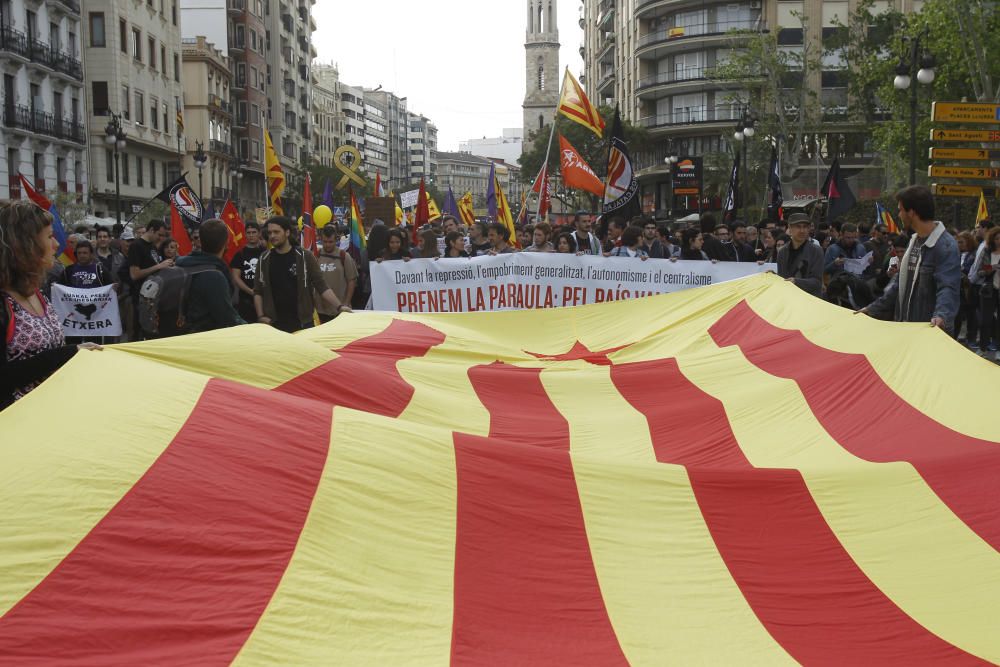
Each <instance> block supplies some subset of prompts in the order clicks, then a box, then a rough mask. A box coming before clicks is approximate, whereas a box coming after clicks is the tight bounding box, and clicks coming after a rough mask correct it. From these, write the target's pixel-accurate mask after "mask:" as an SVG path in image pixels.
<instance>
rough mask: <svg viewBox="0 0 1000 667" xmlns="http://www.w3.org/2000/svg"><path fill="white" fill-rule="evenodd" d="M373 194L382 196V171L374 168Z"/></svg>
mask: <svg viewBox="0 0 1000 667" xmlns="http://www.w3.org/2000/svg"><path fill="white" fill-rule="evenodd" d="M375 196H376V197H381V196H382V172H380V171H379V170H378V169H376V170H375Z"/></svg>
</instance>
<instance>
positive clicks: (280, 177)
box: [264, 130, 285, 215]
mask: <svg viewBox="0 0 1000 667" xmlns="http://www.w3.org/2000/svg"><path fill="white" fill-rule="evenodd" d="M264 159H265V167H266V169H267V193H268V199H269V201H270V202H271V210H273V211H274V214H275V215H284V214H285V208H284V207H283V206H282V205H281V193H283V192H284V191H285V172H284V170H282V168H281V161H280V160H278V154H277V153H276V152H275V150H274V144H273V143H271V133H270V132H268V131H267V130H264Z"/></svg>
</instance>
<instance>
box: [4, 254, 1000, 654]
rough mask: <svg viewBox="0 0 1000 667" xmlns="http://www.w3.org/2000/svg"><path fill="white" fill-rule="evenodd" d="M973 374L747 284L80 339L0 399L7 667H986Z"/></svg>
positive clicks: (950, 356) (991, 485) (981, 424)
mask: <svg viewBox="0 0 1000 667" xmlns="http://www.w3.org/2000/svg"><path fill="white" fill-rule="evenodd" d="M619 261H621V260H619ZM612 264H614V261H613V260H609V261H608V265H609V266H611V265H612ZM482 266H484V267H485V266H488V264H482ZM511 266H514V265H513V264H511ZM552 266H553V267H554V268H555V267H557V265H556V264H553V265H552ZM612 268H613V269H614V270H616V271H617V270H626V269H622V268H614V267H612ZM695 275H696V276H697V274H695ZM488 282H489V285H484V287H489V288H494V287H495V288H496V289H494V290H493V291H494V293H498V292H500V291H506V290H503V289H502V288H504V287H507V286H506V285H505V284H504V281H502V280H501V281H499V282H497V283H496V284H495V285H494V280H493V279H491V280H489V281H488ZM424 287H426V288H427V289H428V290H434V291H435V292H437V291H438V290H440V291H441V292H442V293H444V292H447V291H451V288H450V287H449V286H447V285H443V284H434V285H427V286H424ZM413 288H414V289H415V290H418V289H421V286H418V285H414V286H413ZM455 291H458V290H455ZM543 291H544V290H543ZM559 291H560V292H561V291H562V290H559ZM651 291H655V290H651ZM484 292H488V290H485V289H484ZM487 298H488V294H487ZM664 314H669V316H665V315H664ZM900 350H906V351H907V353H909V354H910V355H916V356H914V357H913V358H919V360H920V363H900V359H901V358H902V357H901V352H900ZM997 373H998V371H997V369H996V368H994V367H993V366H992V365H991V364H984V363H982V361H981V360H980V359H979V358H977V357H976V356H975V355H971V354H969V353H968V352H967V351H965V350H962V349H961V347H960V346H958V345H955V344H954V342H953V341H951V340H949V339H948V337H947V336H942V335H936V334H935V332H931V331H927V330H925V329H923V328H921V327H917V326H912V325H899V324H895V323H892V322H882V321H878V320H874V319H869V318H866V317H862V316H857V317H855V316H852V315H851V314H850V313H848V312H846V311H845V310H843V309H841V308H838V307H836V306H834V305H832V304H829V303H826V302H823V301H821V300H819V299H815V298H813V297H811V296H809V295H808V294H806V293H805V292H803V291H802V290H800V289H798V288H797V287H795V286H794V285H792V284H790V283H787V282H785V281H784V280H781V279H780V278H778V277H777V276H774V275H771V274H760V275H757V276H754V277H752V278H747V279H744V280H739V281H732V282H725V283H721V284H715V285H711V286H708V287H704V288H701V289H692V290H688V291H684V292H677V293H673V294H665V295H660V296H652V297H649V298H625V299H623V300H621V301H616V302H613V303H604V304H598V305H590V306H583V307H580V308H547V309H539V310H523V311H509V312H478V313H468V314H444V315H441V314H431V315H427V314H417V313H412V314H406V315H398V314H396V313H388V312H369V313H365V314H364V315H357V316H344V317H339V318H337V320H335V321H334V322H333V323H331V324H329V325H327V326H324V327H317V328H313V329H308V330H305V331H300V332H298V333H297V334H294V335H291V334H286V333H283V332H281V331H278V330H277V329H274V328H271V327H265V326H244V327H233V328H230V329H223V330H220V331H213V332H209V333H205V334H195V335H191V336H181V337H177V338H168V339H163V340H155V341H148V342H137V343H130V344H128V345H124V346H111V347H109V348H107V349H105V351H104V352H101V353H89V354H77V355H76V356H75V357H73V359H71V360H70V361H69V363H68V364H66V365H65V366H64V367H63V368H62V369H61V370H60V371H59V372H58V373H56V374H55V375H53V376H52V377H51V378H50V379H49V380H47V381H46V382H45V383H43V384H42V385H41V386H40V387H38V388H37V389H35V390H34V391H32V392H31V393H29V394H28V395H27V396H26V397H25V398H23V399H21V400H20V401H18V402H16V403H15V404H14V405H13V406H12V407H10V408H8V409H7V410H5V411H3V412H0V434H2V448H3V464H2V465H0V517H2V520H0V573H2V576H0V662H3V663H6V664H11V665H18V666H20V665H61V666H64V667H84V666H90V665H116V666H118V665H123V666H124V665H128V666H131V665H192V664H194V665H199V666H202V665H204V666H206V667H216V666H218V667H222V666H223V665H230V664H234V665H237V666H248V665H249V666H256V665H275V664H280V665H414V664H416V665H447V664H456V665H494V664H499V663H502V664H516V665H573V666H577V665H580V666H582V665H600V666H605V665H626V664H633V665H662V664H664V663H667V662H669V663H670V664H676V665H740V666H742V665H789V664H802V665H914V664H920V665H924V664H927V665H978V664H996V663H1000V633H998V632H997V628H998V627H1000V565H998V562H997V560H998V553H997V552H998V551H1000V516H998V513H997V511H996V509H997V493H996V489H997V488H998V484H1000V424H998V421H997V419H996V395H997V392H996V385H997ZM95 378H100V391H94V390H93V387H95V382H94V380H95ZM841 383H843V386H845V387H846V386H849V387H850V389H849V390H848V391H842V390H840V391H838V390H837V389H838V387H839V385H840V384H841ZM151 387H155V394H151V393H150V391H151V389H150V388H151ZM151 396H155V398H154V399H153V403H154V404H155V408H151V405H150V403H151ZM53 406H59V418H53ZM108 406H114V410H115V412H114V419H113V420H107V422H108V423H107V424H105V425H103V426H100V427H94V428H82V429H81V428H79V425H80V424H81V423H92V420H93V415H97V414H104V412H106V411H107V409H108ZM610 406H613V409H609V407H610ZM762 406H769V407H771V406H780V409H761V407H762ZM153 415H155V416H153ZM241 415H243V416H242V417H241ZM257 415H270V416H273V417H274V418H270V419H260V418H247V417H248V416H249V417H255V416H257ZM278 416H280V418H278ZM88 419H91V422H87V420H88ZM665 656H669V658H668V659H665Z"/></svg>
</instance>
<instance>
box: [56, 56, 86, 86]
mask: <svg viewBox="0 0 1000 667" xmlns="http://www.w3.org/2000/svg"><path fill="white" fill-rule="evenodd" d="M53 59H54V65H55V70H56V72H59V73H60V74H65V75H66V76H68V77H70V78H71V79H75V80H77V81H83V63H81V62H80V61H79V60H77V59H76V58H74V57H73V56H71V55H69V54H68V53H63V52H62V51H55V52H53Z"/></svg>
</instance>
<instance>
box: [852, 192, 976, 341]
mask: <svg viewBox="0 0 1000 667" xmlns="http://www.w3.org/2000/svg"><path fill="white" fill-rule="evenodd" d="M896 201H897V202H898V203H899V218H900V220H902V222H903V224H904V225H906V226H909V227H910V228H911V229H912V230H913V231H914V234H913V236H912V237H911V238H910V245H909V247H908V248H907V249H906V253H905V254H904V255H903V258H902V260H901V261H900V263H899V273H897V274H896V276H895V277H894V278H893V279H892V282H891V283H889V286H888V287H886V289H885V293H884V294H883V295H882V297H881V298H880V299H879V300H878V301H876V302H875V303H873V304H871V305H870V306H868V307H867V308H863V309H862V310H860V311H858V312H861V313H865V314H867V315H871V316H873V317H888V316H889V315H892V316H893V319H895V321H897V322H930V324H931V326H934V327H939V328H941V329H945V330H950V329H951V327H952V325H953V324H954V322H955V314H956V313H957V312H958V291H959V289H960V287H961V284H962V271H961V268H960V263H959V254H958V245H957V244H956V243H955V239H953V238H952V237H951V235H950V234H948V232H947V230H946V229H945V227H944V223H941V222H939V221H936V220H935V219H934V197H933V196H932V195H931V191H930V190H928V189H927V188H926V187H924V186H922V185H913V186H910V187H908V188H906V189H904V190H901V191H900V192H898V193H897V194H896Z"/></svg>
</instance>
